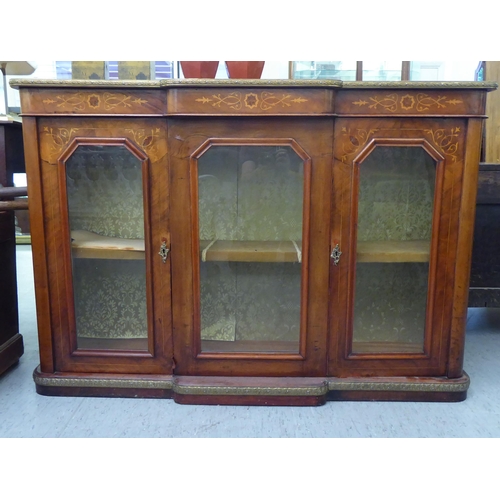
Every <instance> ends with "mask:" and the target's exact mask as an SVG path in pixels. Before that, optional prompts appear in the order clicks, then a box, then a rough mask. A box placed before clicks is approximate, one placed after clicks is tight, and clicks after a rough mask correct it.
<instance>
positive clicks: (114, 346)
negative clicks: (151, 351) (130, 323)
mask: <svg viewBox="0 0 500 500" xmlns="http://www.w3.org/2000/svg"><path fill="white" fill-rule="evenodd" d="M78 349H84V350H86V349H90V350H97V351H147V350H148V339H147V338H146V337H144V338H134V339H119V338H117V339H103V338H93V337H78Z"/></svg>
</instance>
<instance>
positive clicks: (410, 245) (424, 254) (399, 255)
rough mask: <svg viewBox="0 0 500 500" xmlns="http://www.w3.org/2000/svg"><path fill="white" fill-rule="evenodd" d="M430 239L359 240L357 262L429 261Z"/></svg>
mask: <svg viewBox="0 0 500 500" xmlns="http://www.w3.org/2000/svg"><path fill="white" fill-rule="evenodd" d="M429 258H430V241H429V240H409V241H359V242H358V245H357V253H356V259H357V262H429Z"/></svg>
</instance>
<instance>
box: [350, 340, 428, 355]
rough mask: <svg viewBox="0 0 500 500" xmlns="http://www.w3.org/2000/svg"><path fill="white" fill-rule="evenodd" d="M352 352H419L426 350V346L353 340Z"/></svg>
mask: <svg viewBox="0 0 500 500" xmlns="http://www.w3.org/2000/svg"><path fill="white" fill-rule="evenodd" d="M352 352H353V353H354V354H387V353H404V354H407V353H411V354H418V353H423V352H424V347H423V345H422V343H409V342H353V343H352Z"/></svg>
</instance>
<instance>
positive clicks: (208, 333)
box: [198, 146, 304, 352]
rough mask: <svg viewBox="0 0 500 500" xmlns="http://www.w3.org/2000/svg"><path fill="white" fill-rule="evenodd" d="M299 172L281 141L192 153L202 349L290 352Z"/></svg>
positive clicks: (297, 277)
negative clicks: (194, 159) (195, 159)
mask: <svg viewBox="0 0 500 500" xmlns="http://www.w3.org/2000/svg"><path fill="white" fill-rule="evenodd" d="M303 177H304V174H303V162H302V160H301V159H300V157H299V156H298V155H297V154H296V153H295V152H294V151H293V149H292V148H291V147H289V146H286V147H279V146H213V147H211V148H210V149H208V150H207V151H206V152H205V153H204V154H203V155H201V157H200V158H199V160H198V197H199V200H198V205H199V206H198V209H199V215H198V216H199V238H200V307H201V341H202V351H212V352H214V351H215V352H238V351H239V352H298V349H299V337H300V300H301V267H302V266H301V255H302V208H303V190H304V182H303Z"/></svg>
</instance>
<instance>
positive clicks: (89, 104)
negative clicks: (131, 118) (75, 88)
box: [42, 92, 148, 111]
mask: <svg viewBox="0 0 500 500" xmlns="http://www.w3.org/2000/svg"><path fill="white" fill-rule="evenodd" d="M42 102H43V103H44V104H45V105H46V106H48V107H51V106H52V105H54V106H53V107H55V108H58V109H63V110H76V111H84V110H86V109H88V108H91V109H92V110H98V109H103V110H105V111H111V110H113V109H115V108H119V107H121V108H131V107H132V105H134V104H135V105H142V104H146V103H147V102H148V101H147V99H141V98H138V97H133V96H131V95H127V94H119V93H111V92H103V93H102V94H97V93H94V94H90V95H89V94H87V93H84V92H76V93H73V94H63V95H57V96H55V98H47V99H44V100H43V101H42Z"/></svg>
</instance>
